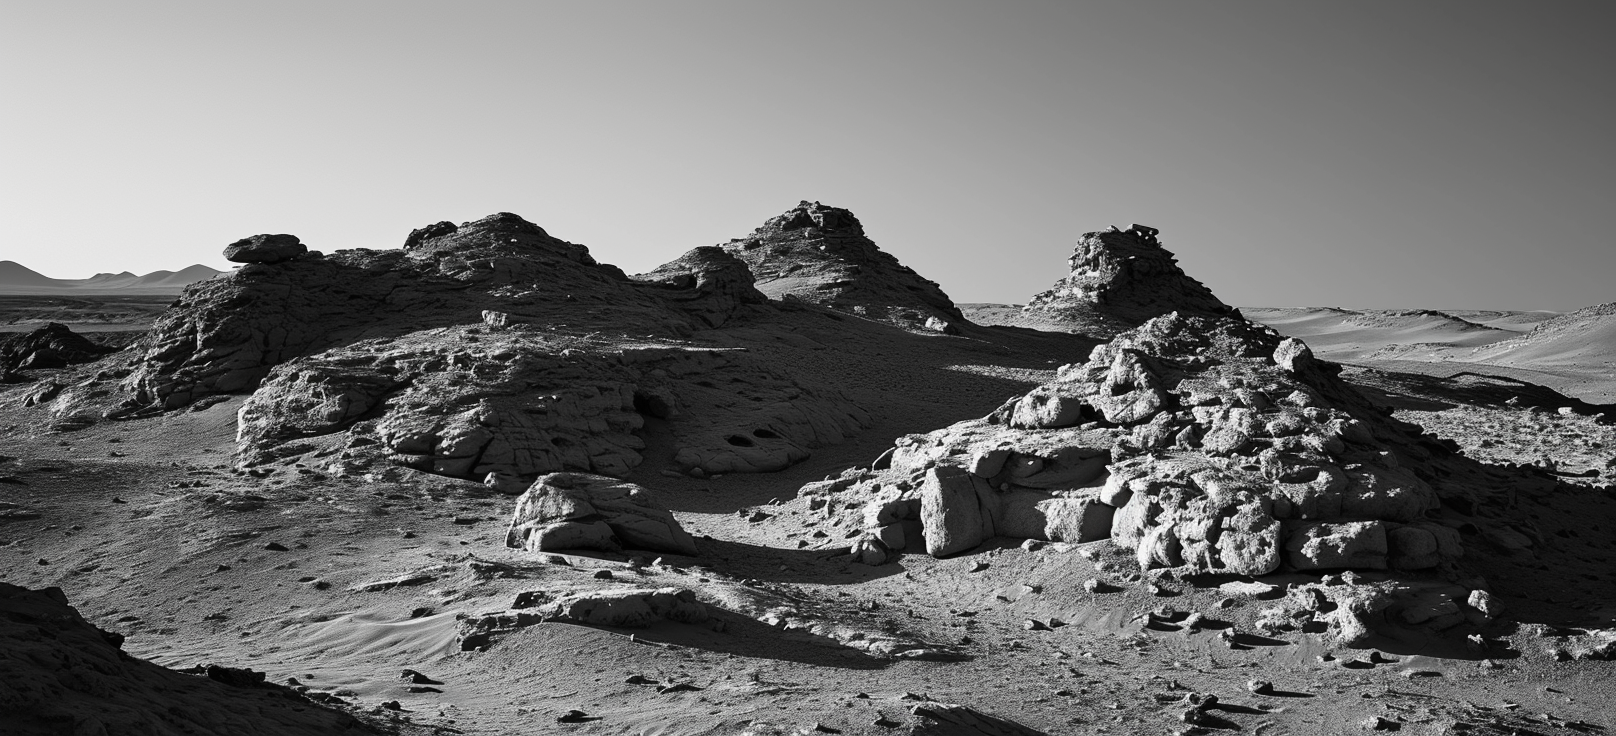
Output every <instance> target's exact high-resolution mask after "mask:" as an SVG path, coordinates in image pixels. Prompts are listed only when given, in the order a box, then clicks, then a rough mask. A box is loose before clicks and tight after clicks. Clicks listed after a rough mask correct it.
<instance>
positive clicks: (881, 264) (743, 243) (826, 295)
mask: <svg viewBox="0 0 1616 736" xmlns="http://www.w3.org/2000/svg"><path fill="white" fill-rule="evenodd" d="M721 247H722V248H723V249H724V250H725V251H728V252H729V253H730V254H731V255H734V256H735V257H737V258H739V259H741V260H742V261H744V262H745V263H746V265H747V268H749V269H751V272H752V275H753V277H754V279H755V280H756V282H757V287H758V289H759V290H761V291H762V292H763V293H764V294H767V295H768V296H769V297H770V298H772V299H785V298H788V297H790V298H795V299H800V300H802V301H805V302H810V303H813V304H822V305H824V306H828V307H831V308H833V309H839V310H843V311H847V312H851V313H853V314H857V315H860V316H865V317H870V318H872V319H879V320H885V321H892V322H898V323H901V324H907V325H913V326H918V327H924V328H927V329H932V330H936V331H939V332H952V331H954V329H956V328H954V326H953V325H954V324H955V323H957V322H960V321H963V320H964V316H963V315H962V314H961V313H960V310H959V308H958V307H956V306H955V305H954V302H953V300H951V299H949V298H948V295H947V294H944V293H943V290H942V289H941V288H940V287H938V286H937V284H936V283H935V282H932V281H929V280H927V279H925V278H923V277H922V276H921V275H920V274H918V273H915V271H914V269H912V268H909V267H908V266H905V265H903V264H901V263H899V262H898V259H896V258H894V257H892V255H891V254H889V253H886V252H884V251H882V250H881V249H880V248H878V247H876V245H875V243H874V242H873V241H871V240H870V239H869V238H868V237H865V235H864V226H863V225H862V224H860V223H859V220H858V218H857V217H854V216H853V213H852V212H849V211H847V210H844V209H841V208H837V207H829V206H826V205H823V204H820V203H818V202H807V201H804V202H802V203H800V204H798V205H797V206H796V207H793V208H791V209H789V210H787V211H786V212H785V213H784V214H781V215H780V216H778V217H775V218H773V219H770V220H769V221H768V222H765V223H763V226H762V227H759V228H758V229H757V230H754V231H752V234H751V235H748V236H746V237H744V238H741V239H739V240H732V241H730V242H729V243H726V244H724V245H723V246H721Z"/></svg>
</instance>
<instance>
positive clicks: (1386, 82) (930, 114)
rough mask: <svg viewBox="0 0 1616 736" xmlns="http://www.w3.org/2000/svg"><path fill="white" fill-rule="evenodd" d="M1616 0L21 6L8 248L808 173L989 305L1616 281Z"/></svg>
mask: <svg viewBox="0 0 1616 736" xmlns="http://www.w3.org/2000/svg"><path fill="white" fill-rule="evenodd" d="M1613 21H1616V3H1610V2H1605V1H1603V0H1600V1H1598V2H1574V1H1566V0H1556V1H1554V2H1540V3H1539V2H1531V3H1529V2H1487V1H1485V0H1464V1H1460V2H1452V1H1443V0H1422V1H1421V2H1389V1H1386V2H1380V1H1367V2H1351V3H1345V2H1292V1H1290V0H1285V1H1282V2H1257V1H1253V0H1220V2H1189V1H1187V0H1186V1H1180V2H1155V1H1150V0H1144V1H1141V0H1127V1H1120V2H1070V1H1068V2H1032V1H1029V2H1015V1H1010V0H994V1H993V2H986V1H984V2H974V3H967V2H949V1H947V0H921V1H909V0H881V1H880V2H864V1H859V2H836V1H826V0H816V2H813V3H802V2H759V1H747V2H715V1H704V0H690V1H688V2H628V1H623V2H566V3H560V2H557V3H549V2H539V1H528V2H472V1H467V2H452V3H451V2H437V3H428V2H410V1H408V0H387V1H384V2H368V1H358V0H347V1H332V0H322V1H320V2H300V1H297V0H292V1H287V0H277V2H273V3H218V2H194V3H185V2H164V1H163V0H147V1H145V2H141V3H127V2H73V1H72V0H58V1H53V2H24V1H22V0H3V1H0V260H15V261H19V262H21V263H23V264H24V265H26V266H28V267H30V268H33V269H34V270H36V271H39V272H41V273H44V274H46V275H49V276H53V277H56V278H84V277H87V276H90V275H92V274H94V273H97V272H119V271H125V270H128V271H134V272H136V273H146V272H149V271H153V270H158V269H168V270H178V269H180V268H183V267H185V266H188V265H190V264H192V263H203V264H206V265H210V266H213V267H216V268H225V267H227V265H228V264H227V263H226V262H225V261H224V260H223V258H222V257H221V255H220V251H221V250H222V248H223V247H224V246H225V245H227V244H229V243H230V242H232V241H234V240H237V239H240V238H243V237H246V236H248V235H252V234H256V233H266V232H267V233H291V234H294V235H297V236H299V237H300V238H302V240H303V242H305V243H306V244H308V245H309V247H311V248H314V249H318V250H322V251H325V252H331V251H333V250H338V249H342V248H353V247H369V248H391V247H398V246H399V245H401V244H402V243H403V241H404V238H405V236H406V235H408V233H409V232H410V230H411V229H413V228H417V227H422V226H424V225H427V224H429V223H432V222H437V221H440V220H453V221H456V222H464V221H469V220H473V219H477V218H479V217H482V216H484V215H488V214H491V213H494V212H500V211H509V212H515V213H517V214H520V215H522V216H523V217H526V218H527V219H529V220H531V221H533V222H536V223H538V224H539V225H541V226H543V227H544V228H545V229H546V230H548V231H549V232H550V234H552V235H554V236H556V237H559V238H562V239H565V240H569V241H572V242H576V243H582V244H584V245H587V246H589V248H590V250H591V252H592V253H593V254H594V255H595V257H596V258H598V259H600V260H602V261H606V262H609V263H615V264H617V265H619V266H621V267H623V268H624V270H626V271H628V272H629V273H635V272H643V271H648V270H650V269H652V268H654V267H655V266H656V265H658V264H660V263H663V262H666V261H669V260H672V259H674V258H676V257H677V256H678V255H679V254H680V253H682V252H684V251H686V250H688V249H690V248H693V247H696V246H700V245H711V244H715V243H722V242H725V241H728V240H730V239H731V238H739V237H742V236H744V235H746V234H747V233H748V232H750V231H751V230H752V229H753V228H755V227H757V226H758V225H759V224H761V223H762V222H763V221H764V220H766V219H768V218H769V217H772V216H774V215H777V214H779V213H780V212H782V211H784V210H786V209H789V208H790V207H791V206H793V205H794V204H796V203H797V202H798V201H799V200H804V199H807V200H818V201H821V202H824V203H825V204H829V205H834V206H838V207H845V208H848V209H851V210H852V211H853V212H854V213H856V214H857V215H858V216H859V218H860V219H861V220H862V221H863V223H864V225H865V230H866V233H867V234H868V235H869V236H870V237H871V238H872V239H874V240H875V242H876V243H877V244H879V245H880V246H881V247H882V248H883V249H884V250H886V251H888V252H890V253H892V254H893V255H895V256H897V257H898V258H899V259H900V260H901V261H903V262H904V263H905V264H906V265H909V266H911V267H913V268H915V270H917V271H919V272H920V273H921V274H923V275H925V276H927V277H928V278H931V279H933V280H935V281H937V282H939V283H940V284H941V285H942V286H943V289H944V290H945V291H947V292H948V293H949V294H950V296H952V297H953V298H954V299H955V301H957V302H1002V303H1023V302H1026V301H1027V299H1028V298H1029V297H1030V296H1031V295H1033V294H1034V293H1036V292H1038V291H1041V290H1044V289H1047V288H1049V286H1050V285H1051V284H1053V283H1054V282H1055V281H1056V280H1057V279H1059V278H1061V277H1062V276H1064V275H1065V273H1066V258H1067V256H1068V255H1070V253H1071V249H1072V247H1073V246H1074V245H1075V244H1076V242H1077V241H1078V239H1079V238H1080V237H1081V235H1082V233H1084V232H1086V231H1091V230H1100V229H1104V228H1105V227H1106V226H1107V225H1111V224H1116V225H1118V226H1120V227H1124V228H1126V227H1127V226H1128V225H1130V224H1132V223H1135V222H1137V223H1142V224H1146V225H1150V226H1153V227H1157V228H1160V229H1161V231H1162V235H1161V237H1162V240H1163V242H1164V244H1165V245H1166V246H1167V247H1168V249H1170V250H1172V251H1173V252H1174V253H1175V254H1177V255H1178V257H1179V261H1180V263H1181V264H1182V265H1183V266H1184V268H1185V270H1186V271H1188V272H1189V273H1190V275H1192V276H1194V277H1196V278H1198V279H1199V280H1201V281H1202V282H1204V283H1206V284H1207V285H1208V286H1210V287H1211V288H1212V290H1213V291H1214V292H1215V293H1217V294H1218V296H1219V297H1220V298H1222V299H1223V301H1225V302H1228V303H1231V304H1237V305H1246V306H1299V305H1317V306H1347V307H1372V308H1433V309H1442V308H1450V309H1460V308H1464V309H1522V310H1526V309H1547V310H1555V311H1566V310H1570V309H1575V308H1578V307H1581V306H1586V305H1589V304H1595V303H1601V302H1609V301H1613V300H1616V241H1613V236H1612V232H1616V230H1613V229H1612V228H1611V227H1610V225H1609V223H1608V219H1609V218H1610V216H1611V215H1612V213H1616V146H1613V143H1612V131H1616V120H1613V117H1616V116H1613V110H1616V100H1613V95H1616V85H1613V84H1612V81H1611V72H1612V70H1616V44H1612V43H1610V42H1609V33H1610V29H1611V28H1612V27H1613Z"/></svg>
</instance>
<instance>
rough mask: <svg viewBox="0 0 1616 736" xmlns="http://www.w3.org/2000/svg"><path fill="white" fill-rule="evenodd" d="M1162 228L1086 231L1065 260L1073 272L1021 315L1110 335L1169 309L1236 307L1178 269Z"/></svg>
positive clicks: (1224, 310) (1203, 311)
mask: <svg viewBox="0 0 1616 736" xmlns="http://www.w3.org/2000/svg"><path fill="white" fill-rule="evenodd" d="M1159 234H1160V233H1159V231H1158V230H1156V228H1153V227H1146V226H1144V225H1134V226H1133V227H1130V228H1128V229H1127V230H1119V229H1117V228H1116V227H1115V226H1112V227H1111V228H1110V229H1107V230H1103V231H1099V232H1091V233H1083V239H1082V240H1081V241H1079V242H1078V244H1077V247H1076V248H1075V249H1074V250H1073V252H1072V256H1071V258H1069V259H1067V263H1068V264H1069V265H1070V267H1071V273H1070V274H1068V275H1067V276H1066V277H1065V278H1063V279H1061V280H1060V281H1058V282H1056V283H1055V285H1054V286H1053V287H1051V288H1050V289H1049V290H1048V291H1044V292H1041V293H1039V294H1037V295H1036V296H1034V297H1033V298H1032V300H1031V301H1029V302H1028V303H1027V306H1026V307H1024V308H1023V309H1022V312H1023V314H1025V315H1027V316H1028V317H1031V318H1034V319H1036V320H1038V321H1043V322H1050V323H1066V324H1067V325H1069V326H1070V327H1072V328H1074V329H1076V330H1077V331H1079V332H1084V333H1087V334H1093V335H1106V334H1113V333H1116V332H1119V331H1121V330H1125V329H1129V328H1132V327H1136V326H1138V325H1140V324H1142V323H1144V322H1145V321H1146V320H1148V319H1151V318H1152V317H1158V316H1161V315H1163V314H1166V313H1168V312H1179V313H1182V314H1186V315H1191V314H1196V315H1225V314H1231V313H1234V309H1233V308H1232V307H1229V306H1227V305H1225V304H1224V303H1223V302H1221V301H1219V300H1218V298H1217V297H1216V296H1213V295H1212V292H1211V290H1209V289H1207V288H1206V286H1204V285H1202V284H1201V282H1199V281H1196V280H1195V279H1193V278H1190V277H1189V276H1188V275H1187V274H1185V273H1184V271H1183V269H1180V268H1179V267H1178V259H1176V258H1174V257H1173V254H1172V253H1169V252H1168V251H1167V249H1166V248H1163V247H1162V245H1161V241H1160V239H1159V238H1158V235H1159Z"/></svg>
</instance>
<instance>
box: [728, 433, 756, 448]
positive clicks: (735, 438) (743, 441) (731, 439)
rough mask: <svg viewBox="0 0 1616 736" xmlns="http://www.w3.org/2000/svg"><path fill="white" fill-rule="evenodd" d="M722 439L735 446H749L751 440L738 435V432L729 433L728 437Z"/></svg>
mask: <svg viewBox="0 0 1616 736" xmlns="http://www.w3.org/2000/svg"><path fill="white" fill-rule="evenodd" d="M724 441H725V442H728V443H730V444H732V445H734V446H736V447H751V446H752V441H751V440H749V439H747V438H745V437H742V436H740V435H738V434H732V435H730V436H728V437H725V438H724Z"/></svg>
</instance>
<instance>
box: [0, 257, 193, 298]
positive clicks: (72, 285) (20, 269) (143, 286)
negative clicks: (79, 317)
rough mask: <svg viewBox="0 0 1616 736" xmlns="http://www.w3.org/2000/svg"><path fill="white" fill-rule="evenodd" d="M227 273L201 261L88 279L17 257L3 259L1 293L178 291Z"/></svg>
mask: <svg viewBox="0 0 1616 736" xmlns="http://www.w3.org/2000/svg"><path fill="white" fill-rule="evenodd" d="M220 273H223V272H222V271H218V270H216V269H212V268H208V267H207V266H204V265H201V264H197V265H194V266H189V267H187V268H184V269H182V270H179V271H153V272H151V273H148V274H146V275H144V276H137V275H135V274H133V273H130V272H128V271H124V272H123V273H98V274H96V275H94V276H91V277H90V278H87V279H53V278H51V277H49V276H46V275H44V274H41V273H39V272H38V271H35V270H33V269H31V268H28V267H27V266H24V265H22V264H21V263H17V262H16V261H0V294H8V295H18V294H40V295H70V294H81V295H88V294H100V295H107V294H170V293H172V294H178V293H180V291H181V290H182V289H184V288H185V286H186V285H188V284H193V283H196V282H198V281H205V280H207V279H211V278H213V277H214V276H217V275H219V274H220Z"/></svg>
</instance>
